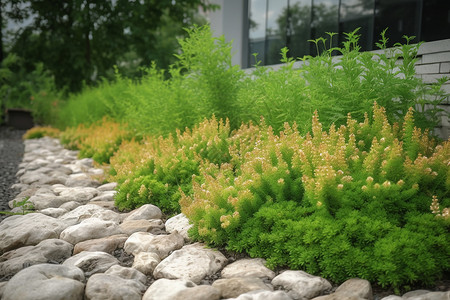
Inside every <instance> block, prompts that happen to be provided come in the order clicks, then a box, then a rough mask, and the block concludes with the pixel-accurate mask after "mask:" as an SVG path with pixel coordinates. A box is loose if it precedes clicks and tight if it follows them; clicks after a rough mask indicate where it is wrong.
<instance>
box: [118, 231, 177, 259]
mask: <svg viewBox="0 0 450 300" xmlns="http://www.w3.org/2000/svg"><path fill="white" fill-rule="evenodd" d="M183 245H184V239H183V237H182V236H181V235H180V234H179V233H178V232H173V233H171V234H169V235H154V234H152V233H149V232H136V233H133V234H132V235H131V236H130V237H129V238H128V240H127V241H126V242H125V246H124V249H125V251H126V252H127V253H130V254H133V255H136V254H138V253H139V252H154V253H156V254H158V256H159V257H160V259H164V258H166V257H167V256H168V255H169V253H170V252H172V251H174V250H177V249H180V248H181V247H183Z"/></svg>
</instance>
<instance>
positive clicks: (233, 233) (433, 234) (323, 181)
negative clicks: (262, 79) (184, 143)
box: [180, 104, 450, 287]
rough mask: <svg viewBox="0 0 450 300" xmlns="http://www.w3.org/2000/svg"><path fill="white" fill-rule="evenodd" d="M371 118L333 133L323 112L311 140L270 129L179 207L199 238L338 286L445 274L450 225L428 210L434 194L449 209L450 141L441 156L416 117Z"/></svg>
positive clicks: (380, 113)
mask: <svg viewBox="0 0 450 300" xmlns="http://www.w3.org/2000/svg"><path fill="white" fill-rule="evenodd" d="M373 112H374V116H373V119H372V121H370V120H369V118H368V117H367V115H366V117H365V121H364V122H362V123H358V122H357V121H356V120H353V119H352V118H351V117H347V123H346V125H342V126H340V127H339V128H338V129H336V128H335V127H334V126H331V127H330V129H329V130H328V131H324V130H323V128H322V124H321V123H320V122H319V119H318V115H317V114H316V115H315V116H314V117H313V122H312V135H310V134H307V135H306V136H305V137H302V136H301V135H300V134H299V132H298V131H297V130H296V128H295V127H294V128H291V127H289V126H286V129H285V130H284V131H283V132H281V133H280V135H279V136H278V135H274V134H273V133H272V131H271V129H270V127H269V128H268V129H267V135H266V136H265V137H264V138H262V139H257V140H256V141H252V142H254V146H250V147H249V149H251V148H253V149H252V150H250V151H249V152H246V153H245V154H244V155H243V156H240V157H237V158H234V157H233V158H232V161H234V160H236V161H240V162H241V164H240V168H239V169H236V170H235V169H234V168H233V166H232V165H230V164H223V165H221V166H211V165H208V166H203V167H201V171H202V173H201V174H200V177H203V178H202V180H201V181H194V182H193V191H194V192H193V194H192V195H183V197H182V199H181V201H180V204H181V209H182V212H183V213H185V214H186V216H188V217H189V219H190V220H191V221H192V222H193V224H194V227H193V228H192V229H191V231H190V233H191V235H192V237H193V238H194V239H197V240H203V241H205V242H207V243H209V244H212V245H217V246H226V247H227V248H228V249H230V250H235V251H245V252H248V253H249V254H250V255H251V256H255V257H264V258H267V260H268V264H269V265H270V266H271V267H276V266H288V267H290V268H294V269H302V270H305V271H307V272H311V273H313V274H316V275H321V276H324V277H326V278H329V279H331V280H333V281H337V282H342V281H345V280H346V279H348V278H351V277H360V278H365V279H367V280H370V281H371V282H377V283H379V284H381V285H382V286H389V285H392V286H394V287H401V286H404V285H409V284H414V283H417V282H422V283H429V282H431V281H433V280H435V279H437V278H439V277H440V276H442V275H443V274H444V272H446V270H448V268H449V261H448V259H447V258H448V253H449V250H450V245H449V244H448V242H446V240H448V233H447V232H448V229H449V228H448V226H449V223H448V222H447V219H445V217H440V218H437V217H433V214H432V213H431V211H430V204H431V203H432V201H431V200H432V195H436V197H437V198H436V199H438V198H439V199H442V200H441V202H442V206H443V207H448V206H449V204H450V197H449V195H448V190H449V187H450V186H449V185H450V181H449V180H448V167H447V165H448V162H449V159H448V158H449V152H450V143H449V142H448V141H447V142H444V143H442V144H439V145H437V146H436V147H433V145H434V141H433V140H430V138H429V137H428V135H427V133H426V132H425V133H422V132H421V130H420V129H417V128H416V127H414V125H413V124H414V120H413V111H412V110H409V111H408V113H407V114H406V116H405V117H404V121H403V124H402V126H399V125H398V124H394V125H391V124H390V123H389V121H388V118H387V115H386V112H385V110H384V109H383V108H381V107H379V106H378V105H376V104H375V105H374V108H373ZM232 153H234V154H233V155H239V152H232ZM433 201H434V200H433ZM434 202H435V201H434ZM434 202H433V203H434ZM433 205H434V206H433ZM433 205H432V210H433V212H435V213H437V212H439V214H440V215H445V214H448V210H447V213H444V211H442V213H440V209H439V208H436V205H435V204H433ZM433 207H434V209H433ZM419 226H420V229H419ZM425 237H427V238H425ZM424 239H426V241H425V242H422V241H423V240H424ZM418 244H421V246H420V247H415V246H414V245H418ZM402 249H404V251H405V252H404V253H403V252H402V251H403V250H402ZM414 250H415V251H416V252H413V251H414ZM413 254H414V255H415V257H416V258H417V259H416V260H413V259H411V255H413ZM422 274H427V276H426V277H423V276H422Z"/></svg>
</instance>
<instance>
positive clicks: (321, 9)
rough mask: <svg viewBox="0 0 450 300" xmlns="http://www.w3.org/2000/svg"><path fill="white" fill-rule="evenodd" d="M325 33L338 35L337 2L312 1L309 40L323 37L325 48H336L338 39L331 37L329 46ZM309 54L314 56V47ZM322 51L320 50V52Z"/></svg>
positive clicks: (327, 36)
mask: <svg viewBox="0 0 450 300" xmlns="http://www.w3.org/2000/svg"><path fill="white" fill-rule="evenodd" d="M327 32H334V33H339V0H314V5H313V11H312V21H311V38H312V39H317V38H320V37H323V38H325V39H327V43H326V48H327V49H329V48H330V47H336V46H337V45H338V37H337V36H334V37H333V42H332V43H331V45H330V36H329V35H328V34H327ZM310 46H311V47H313V49H312V50H311V53H312V54H314V55H316V54H317V53H316V52H317V50H316V49H315V48H316V47H315V45H312V44H311V45H310ZM322 50H323V49H320V51H322Z"/></svg>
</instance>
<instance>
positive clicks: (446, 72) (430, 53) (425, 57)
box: [416, 39, 450, 139]
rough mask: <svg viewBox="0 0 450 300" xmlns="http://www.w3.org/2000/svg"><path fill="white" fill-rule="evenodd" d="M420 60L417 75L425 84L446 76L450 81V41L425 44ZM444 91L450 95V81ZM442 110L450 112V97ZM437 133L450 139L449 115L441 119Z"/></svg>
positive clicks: (420, 50)
mask: <svg viewBox="0 0 450 300" xmlns="http://www.w3.org/2000/svg"><path fill="white" fill-rule="evenodd" d="M418 58H419V59H418V61H417V63H416V73H417V75H418V77H420V78H422V80H423V81H424V82H425V83H433V82H436V80H437V79H439V78H442V77H444V76H447V77H448V78H449V79H450V39H446V40H441V41H436V42H428V43H424V44H423V45H422V46H421V47H420V48H419V53H418ZM442 89H443V90H444V91H445V92H446V93H448V94H450V81H449V82H447V84H445V85H443V87H442ZM441 108H442V109H444V110H445V111H446V112H447V113H448V112H450V96H449V97H447V101H445V103H443V105H442V106H441ZM435 133H436V134H437V135H438V136H439V137H441V138H442V139H448V138H449V134H450V122H449V120H448V117H447V115H445V116H442V117H441V124H440V126H439V127H437V128H435Z"/></svg>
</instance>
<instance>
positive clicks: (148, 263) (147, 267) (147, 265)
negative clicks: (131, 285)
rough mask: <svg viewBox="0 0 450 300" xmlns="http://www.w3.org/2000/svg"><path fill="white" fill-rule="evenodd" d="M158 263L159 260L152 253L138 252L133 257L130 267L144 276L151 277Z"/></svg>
mask: <svg viewBox="0 0 450 300" xmlns="http://www.w3.org/2000/svg"><path fill="white" fill-rule="evenodd" d="M160 262H161V259H160V258H159V256H158V254H156V253H154V252H139V253H138V254H136V255H135V256H134V261H133V266H132V267H133V268H134V269H136V270H138V271H140V272H142V273H144V274H145V275H152V274H153V271H154V270H155V268H156V266H157V265H158V264H159V263H160Z"/></svg>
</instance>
